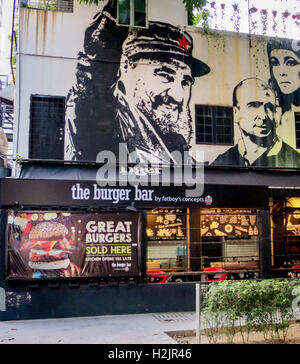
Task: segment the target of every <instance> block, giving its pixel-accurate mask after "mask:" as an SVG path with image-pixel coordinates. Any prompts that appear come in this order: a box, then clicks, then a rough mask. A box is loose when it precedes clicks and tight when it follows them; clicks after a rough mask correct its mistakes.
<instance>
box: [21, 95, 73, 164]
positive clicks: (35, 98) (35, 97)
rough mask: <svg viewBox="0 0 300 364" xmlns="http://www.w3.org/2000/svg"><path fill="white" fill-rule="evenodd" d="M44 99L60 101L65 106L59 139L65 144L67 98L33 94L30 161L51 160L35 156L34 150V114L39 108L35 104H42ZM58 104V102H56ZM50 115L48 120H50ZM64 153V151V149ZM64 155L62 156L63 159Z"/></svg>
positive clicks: (30, 115)
mask: <svg viewBox="0 0 300 364" xmlns="http://www.w3.org/2000/svg"><path fill="white" fill-rule="evenodd" d="M43 99H48V100H52V101H53V102H54V100H60V101H58V102H60V103H61V104H62V105H63V106H62V110H63V112H62V115H61V118H62V119H61V120H62V121H63V125H62V126H61V128H60V130H61V132H60V135H59V137H58V140H60V141H62V142H64V137H65V136H64V129H65V117H66V97H65V96H56V95H40V94H32V95H30V109H29V123H30V124H29V143H28V159H32V160H35V159H37V160H43V159H49V158H45V157H43V156H41V155H40V156H35V155H34V152H35V151H34V149H33V145H34V138H33V137H34V135H33V133H34V127H35V125H34V113H35V108H36V107H37V104H35V102H37V103H41V102H44V100H43ZM55 102H57V101H55ZM50 116H51V115H50V114H49V115H48V119H49V118H50ZM62 152H63V149H62ZM50 159H54V160H60V159H59V158H56V157H51V158H50ZM61 159H64V158H63V155H62V158H61Z"/></svg>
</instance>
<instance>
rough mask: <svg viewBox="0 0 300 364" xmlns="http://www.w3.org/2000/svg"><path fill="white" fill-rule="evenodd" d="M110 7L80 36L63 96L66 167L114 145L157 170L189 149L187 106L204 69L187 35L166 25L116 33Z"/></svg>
mask: <svg viewBox="0 0 300 364" xmlns="http://www.w3.org/2000/svg"><path fill="white" fill-rule="evenodd" d="M115 15H116V12H115V9H114V7H112V6H111V5H110V3H109V4H108V5H107V6H106V7H105V8H104V9H103V11H102V12H101V13H99V14H97V15H96V17H95V19H96V20H95V21H94V23H93V24H92V25H91V26H90V27H89V28H88V29H87V30H86V34H85V41H84V52H81V53H80V54H79V62H78V66H77V74H76V77H77V84H76V86H75V87H73V88H72V90H71V91H70V93H69V96H68V103H67V125H66V134H67V138H66V141H65V159H67V160H84V161H95V160H96V157H97V154H98V153H99V152H100V151H102V150H110V151H113V152H114V153H115V154H116V155H118V145H119V143H126V146H127V151H128V153H132V152H136V154H137V156H138V160H139V162H148V161H151V163H161V162H164V158H165V157H166V156H167V157H168V158H169V159H168V158H167V159H168V160H169V161H171V162H174V163H176V160H174V156H171V153H172V152H173V151H179V152H180V153H183V152H184V151H188V150H189V149H190V143H191V138H192V120H191V112H190V107H189V102H190V98H191V92H192V85H193V83H194V80H195V78H196V77H200V76H204V75H206V74H207V73H209V72H210V68H209V67H208V66H207V65H206V64H205V63H203V62H202V61H200V60H199V59H196V58H194V57H193V55H192V51H193V40H192V38H191V36H190V35H189V34H188V33H187V32H183V31H182V30H181V29H179V28H177V27H175V26H173V25H170V24H166V23H161V22H149V26H148V27H147V28H130V29H129V28H127V27H124V26H123V27H122V26H117V23H116V18H115Z"/></svg>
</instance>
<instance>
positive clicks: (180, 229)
mask: <svg viewBox="0 0 300 364" xmlns="http://www.w3.org/2000/svg"><path fill="white" fill-rule="evenodd" d="M147 239H148V249H147V268H148V270H152V269H164V270H169V269H171V270H172V269H186V268H187V240H186V210H183V209H154V210H151V211H148V212H147Z"/></svg>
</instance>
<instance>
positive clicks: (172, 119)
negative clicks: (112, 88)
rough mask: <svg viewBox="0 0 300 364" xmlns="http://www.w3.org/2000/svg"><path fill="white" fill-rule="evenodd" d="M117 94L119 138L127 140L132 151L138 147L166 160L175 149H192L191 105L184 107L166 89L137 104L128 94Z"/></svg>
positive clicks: (129, 149) (150, 154) (156, 157)
mask: <svg viewBox="0 0 300 364" xmlns="http://www.w3.org/2000/svg"><path fill="white" fill-rule="evenodd" d="M117 95H118V97H117V103H118V107H117V108H118V112H117V117H118V121H119V128H120V133H119V139H120V141H123V142H126V143H127V147H128V151H129V152H133V151H137V150H139V151H140V152H142V153H143V152H145V153H146V154H148V156H149V157H150V158H154V160H156V159H157V160H163V159H164V157H165V156H166V155H168V156H170V153H172V152H173V151H174V150H176V151H179V152H180V153H183V152H184V151H188V150H189V148H190V142H191V138H192V127H191V125H192V122H191V113H190V109H189V107H188V106H187V107H185V108H183V104H182V103H181V102H177V101H176V100H174V98H172V97H171V96H169V95H167V94H166V93H163V94H160V95H156V96H154V97H150V96H149V99H148V100H140V101H139V102H138V104H136V105H135V104H133V103H132V102H130V101H128V100H126V96H125V94H122V93H120V92H118V94H117ZM171 161H172V157H171Z"/></svg>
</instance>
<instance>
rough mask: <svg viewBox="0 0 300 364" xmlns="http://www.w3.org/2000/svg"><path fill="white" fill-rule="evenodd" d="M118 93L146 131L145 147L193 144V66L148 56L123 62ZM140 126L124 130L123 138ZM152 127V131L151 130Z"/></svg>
mask: <svg viewBox="0 0 300 364" xmlns="http://www.w3.org/2000/svg"><path fill="white" fill-rule="evenodd" d="M119 74H120V77H119V79H118V82H117V87H116V90H115V96H116V97H117V98H118V101H119V102H120V103H121V104H123V105H124V106H125V105H126V106H127V107H128V109H129V110H130V111H131V112H132V113H133V115H134V116H135V118H134V119H135V120H136V122H137V125H135V127H137V128H138V130H139V131H140V132H141V133H143V131H144V138H143V140H144V144H145V145H144V147H145V148H147V149H148V148H150V149H152V150H157V151H158V149H159V148H161V143H163V144H164V145H166V146H167V148H168V149H169V146H171V145H173V146H174V147H177V148H179V150H180V149H186V148H188V147H189V143H190V139H191V135H192V123H191V118H190V110H189V100H190V96H191V86H192V84H193V81H194V79H193V77H192V74H191V69H190V67H188V66H187V65H186V64H185V63H183V62H180V61H178V60H171V59H170V60H169V61H168V62H159V61H157V60H150V59H144V60H140V61H139V63H133V64H128V63H126V62H124V63H123V62H122V63H121V68H120V72H119ZM130 129H131V130H132V131H133V130H134V129H135V131H137V130H136V128H134V126H133V128H128V127H127V128H126V130H123V131H122V132H123V137H125V136H126V134H127V133H128V132H129V133H130ZM147 130H148V132H147Z"/></svg>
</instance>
